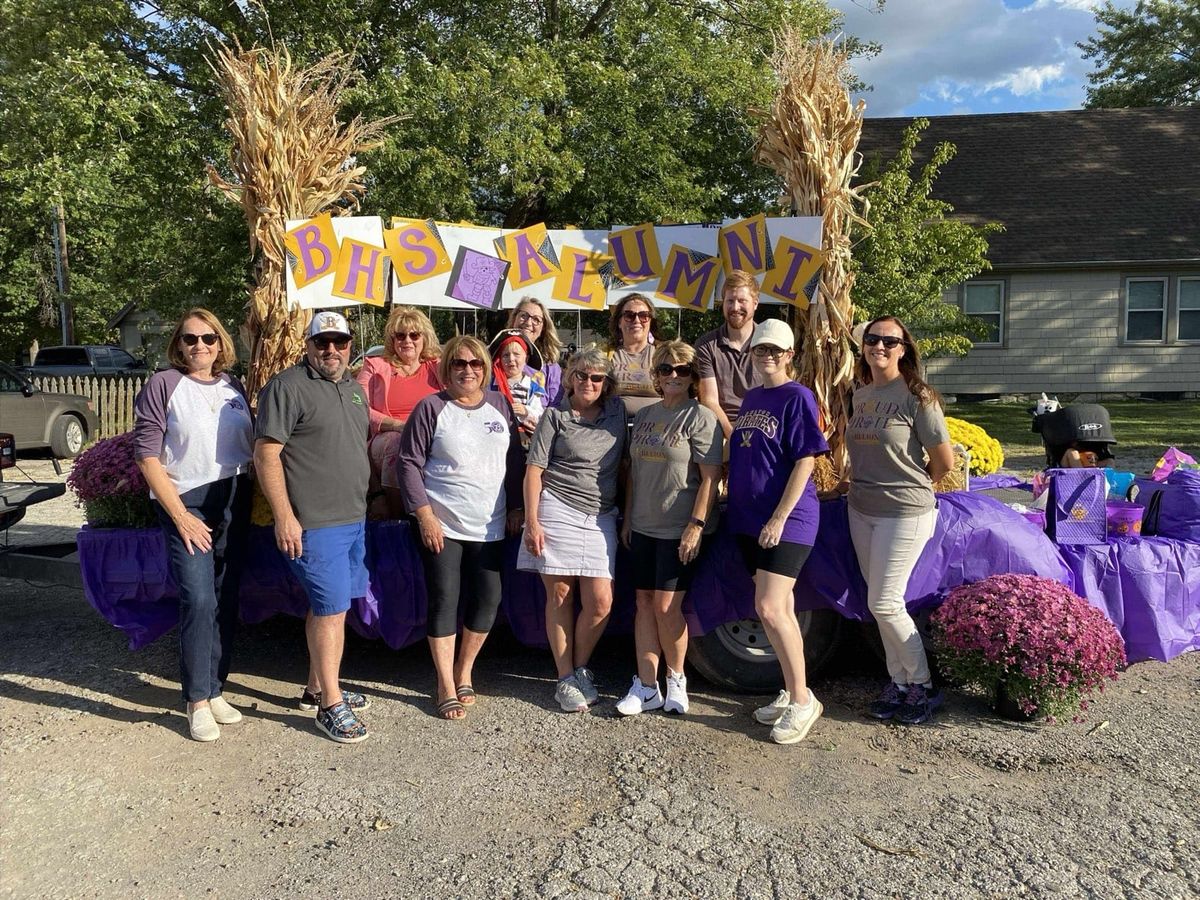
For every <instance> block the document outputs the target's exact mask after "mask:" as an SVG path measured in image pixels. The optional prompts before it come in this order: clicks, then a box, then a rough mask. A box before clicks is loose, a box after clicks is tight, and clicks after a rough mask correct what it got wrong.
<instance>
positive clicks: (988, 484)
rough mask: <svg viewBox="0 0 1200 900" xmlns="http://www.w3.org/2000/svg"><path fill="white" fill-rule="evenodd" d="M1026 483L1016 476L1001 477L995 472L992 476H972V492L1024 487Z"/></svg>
mask: <svg viewBox="0 0 1200 900" xmlns="http://www.w3.org/2000/svg"><path fill="white" fill-rule="evenodd" d="M1025 484H1026V482H1024V481H1022V480H1021V479H1020V478H1018V477H1017V476H1016V475H1001V474H1000V473H999V472H993V473H992V474H991V475H978V476H976V475H972V476H971V490H973V491H990V490H993V489H995V488H1015V487H1024V486H1025Z"/></svg>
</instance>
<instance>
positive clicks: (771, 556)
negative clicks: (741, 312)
mask: <svg viewBox="0 0 1200 900" xmlns="http://www.w3.org/2000/svg"><path fill="white" fill-rule="evenodd" d="M793 346H794V337H793V334H792V329H791V328H790V327H789V326H788V325H787V324H786V323H785V322H782V321H780V320H779V319H768V320H767V321H766V322H761V323H760V324H759V325H758V326H757V327H756V328H755V329H754V336H753V337H752V338H751V339H750V352H751V355H752V357H753V363H754V368H755V370H756V371H757V372H758V374H759V375H760V376H761V377H762V386H761V387H756V388H753V389H752V390H750V391H749V392H748V393H747V394H746V397H745V399H744V400H742V408H741V411H740V412H739V413H738V417H737V420H736V421H735V422H734V423H733V432H732V433H731V434H730V437H729V506H728V510H727V511H726V516H727V517H728V520H729V524H730V528H731V530H732V531H733V533H734V534H735V535H736V537H737V542H738V546H739V548H740V549H741V551H742V557H743V559H744V560H745V562H746V567H747V568H748V569H749V570H750V572H751V574H752V575H753V577H754V608H755V611H756V612H757V613H758V617H759V619H760V620H761V621H762V624H763V628H764V629H765V630H766V632H767V638H768V639H769V640H770V641H771V646H772V647H774V648H775V652H776V653H777V654H778V655H779V663H780V666H781V667H782V669H783V681H784V689H783V690H782V691H780V692H779V696H778V697H777V698H776V699H775V700H774V701H773V702H772V703H769V704H768V705H766V706H764V707H761V708H760V709H757V710H755V711H754V718H755V719H756V720H757V721H759V722H761V723H762V724H764V725H772V726H774V727H773V728H772V729H771V739H772V740H773V741H775V742H776V743H778V744H794V743H796V742H797V741H801V740H803V739H804V737H805V735H807V734H808V731H809V729H810V728H811V727H812V725H813V723H814V722H816V720H817V719H818V718H819V717H820V715H821V713H822V712H823V707H822V706H821V703H820V701H819V700H817V698H816V697H815V696H814V695H813V693H812V691H810V690H808V685H807V684H806V681H805V673H804V638H803V636H802V635H801V633H800V623H799V622H798V621H797V619H796V608H795V599H794V597H793V593H792V592H793V589H794V587H795V585H796V577H797V576H798V575H799V574H800V570H801V569H802V568H803V566H804V562H805V560H807V559H808V555H809V553H810V552H811V551H812V546H813V543H814V541H815V540H816V536H817V524H818V521H819V517H820V512H819V506H818V503H817V493H816V488H815V487H814V485H813V483H812V477H811V476H812V471H813V464H814V462H815V458H816V456H818V455H820V454H822V453H827V452H829V447H828V445H827V444H826V443H825V437H824V435H823V434H822V433H821V429H820V427H819V425H818V421H817V405H816V401H815V400H814V398H813V395H812V392H811V391H810V390H809V389H808V388H806V387H804V386H803V385H801V384H798V383H797V382H795V381H794V380H793V369H792V359H793V358H794V357H795V351H794V350H793Z"/></svg>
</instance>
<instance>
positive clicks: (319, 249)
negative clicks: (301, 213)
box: [283, 213, 338, 288]
mask: <svg viewBox="0 0 1200 900" xmlns="http://www.w3.org/2000/svg"><path fill="white" fill-rule="evenodd" d="M283 246H284V249H285V250H286V251H287V257H288V265H289V266H290V267H291V270H292V280H293V281H295V282H296V287H298V288H302V287H304V286H305V285H308V284H312V283H313V282H314V281H316V280H317V279H318V278H323V277H324V276H326V275H328V274H330V273H331V272H332V271H333V267H334V265H335V264H336V263H337V259H338V239H337V236H336V235H335V234H334V233H333V219H332V217H331V216H330V215H329V213H325V214H324V215H320V216H317V217H316V218H313V219H309V220H308V221H307V222H305V223H304V224H303V225H298V226H297V227H295V228H293V229H291V230H290V231H287V232H285V233H284V235H283Z"/></svg>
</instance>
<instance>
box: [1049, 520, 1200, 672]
mask: <svg viewBox="0 0 1200 900" xmlns="http://www.w3.org/2000/svg"><path fill="white" fill-rule="evenodd" d="M1058 549H1059V552H1060V553H1061V554H1062V555H1063V558H1064V559H1066V561H1067V562H1068V563H1069V564H1070V566H1071V569H1072V571H1073V572H1074V573H1075V583H1076V588H1075V590H1076V592H1077V593H1079V594H1081V595H1083V596H1085V597H1087V599H1088V601H1089V602H1090V603H1091V604H1092V605H1093V606H1096V607H1099V608H1100V609H1101V610H1103V612H1104V613H1105V615H1107V616H1108V618H1109V619H1110V620H1111V621H1112V623H1113V624H1114V625H1116V626H1117V630H1118V631H1120V632H1121V637H1123V638H1124V639H1125V653H1126V655H1127V656H1128V657H1129V661H1130V662H1134V661H1136V660H1141V659H1157V660H1162V661H1164V662H1165V661H1166V660H1169V659H1174V658H1175V657H1176V656H1178V655H1179V654H1181V653H1186V652H1188V651H1189V650H1200V544H1193V543H1187V542H1184V541H1174V540H1170V539H1168V538H1157V537H1151V538H1112V539H1110V540H1109V541H1108V542H1107V543H1106V544H1090V545H1086V544H1081V545H1072V546H1063V547H1059V548H1058Z"/></svg>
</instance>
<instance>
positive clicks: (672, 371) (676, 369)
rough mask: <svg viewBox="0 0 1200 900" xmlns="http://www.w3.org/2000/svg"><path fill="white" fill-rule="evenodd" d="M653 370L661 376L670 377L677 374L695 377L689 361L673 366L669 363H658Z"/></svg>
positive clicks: (682, 376) (683, 376)
mask: <svg viewBox="0 0 1200 900" xmlns="http://www.w3.org/2000/svg"><path fill="white" fill-rule="evenodd" d="M654 371H655V372H657V373H658V374H659V375H661V376H662V377H663V378H670V377H671V376H672V375H678V376H679V377H680V378H695V377H696V370H695V369H693V368H692V366H691V363H684V364H683V365H679V366H673V365H671V364H670V363H659V364H658V365H657V366H655V367H654Z"/></svg>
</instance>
